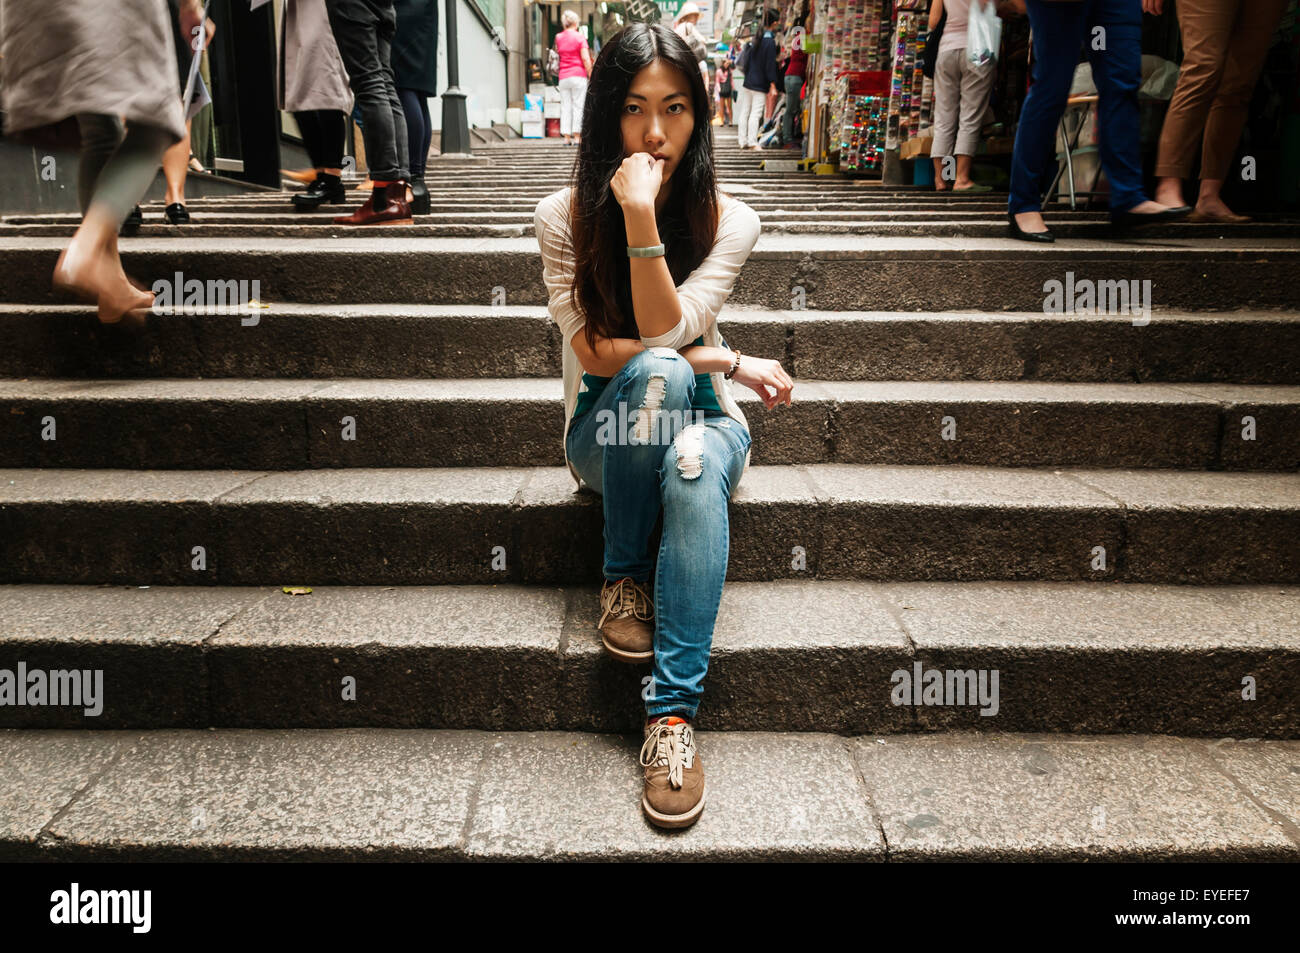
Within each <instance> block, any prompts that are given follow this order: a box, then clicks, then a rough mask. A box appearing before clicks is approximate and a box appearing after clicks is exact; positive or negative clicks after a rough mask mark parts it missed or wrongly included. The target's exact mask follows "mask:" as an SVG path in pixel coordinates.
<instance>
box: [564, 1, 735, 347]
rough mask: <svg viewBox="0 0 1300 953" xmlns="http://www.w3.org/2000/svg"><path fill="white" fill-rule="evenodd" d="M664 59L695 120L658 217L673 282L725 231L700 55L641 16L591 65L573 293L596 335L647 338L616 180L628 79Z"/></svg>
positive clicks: (573, 220)
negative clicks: (639, 320) (684, 87)
mask: <svg viewBox="0 0 1300 953" xmlns="http://www.w3.org/2000/svg"><path fill="white" fill-rule="evenodd" d="M655 60H663V61H664V62H665V63H667V64H668V65H669V66H672V67H673V68H675V69H676V70H677V71H678V72H680V73H681V74H682V75H683V76H684V77H686V81H687V83H688V84H689V86H690V90H691V100H692V108H693V111H694V117H695V128H694V130H693V132H692V133H691V138H690V141H689V143H688V144H687V147H686V150H685V152H684V153H683V154H682V157H681V159H680V160H679V161H678V163H677V166H676V168H675V169H674V170H673V177H672V180H671V182H672V191H671V193H670V195H669V198H668V201H667V202H666V203H665V205H664V208H663V211H662V212H661V213H660V216H659V238H660V241H662V242H663V244H664V256H665V259H666V261H667V264H668V271H669V273H670V274H671V275H672V277H673V282H674V284H681V283H682V282H683V281H684V280H685V279H686V276H687V275H689V274H690V273H691V272H692V271H694V270H695V269H696V268H697V267H699V264H700V262H702V261H704V259H705V258H707V257H708V254H709V252H710V251H711V250H712V248H713V242H714V240H715V239H716V237H717V232H718V183H717V175H716V173H715V171H714V167H713V126H712V125H711V120H712V118H713V114H712V109H711V105H710V102H709V95H708V92H707V91H706V90H705V88H704V79H703V78H702V76H701V75H700V68H699V65H698V61H697V60H696V59H695V54H694V53H692V52H691V48H690V47H689V46H687V45H686V41H685V40H683V39H682V38H681V37H680V36H678V35H677V34H676V33H674V32H673V31H672V30H670V29H669V28H668V27H666V26H664V25H663V24H661V23H639V22H638V23H633V24H631V25H630V26H628V27H627V28H626V29H624V30H621V31H619V33H617V34H616V35H615V36H614V37H612V38H611V39H610V40H609V42H608V43H606V44H605V45H604V46H603V47H602V48H601V51H600V55H599V56H598V57H597V58H596V63H595V65H594V66H593V67H592V71H591V81H590V84H589V85H588V87H587V100H586V103H585V105H584V106H583V113H582V138H581V140H580V143H579V150H578V156H577V160H576V166H575V169H574V173H573V198H572V204H571V206H570V209H569V236H570V239H571V241H572V243H573V257H574V274H573V286H572V291H573V300H574V305H575V307H576V308H577V310H578V311H579V312H580V313H581V314H582V315H583V317H584V318H585V320H586V328H585V334H586V337H587V344H588V346H589V347H594V346H595V339H596V335H598V334H599V335H601V336H602V337H609V338H616V337H640V334H639V333H638V331H637V328H636V319H635V315H634V313H633V310H632V281H631V269H630V268H629V267H628V257H627V252H626V247H627V228H626V225H625V224H624V221H623V209H622V206H620V205H619V204H618V199H616V198H615V197H614V193H613V191H612V190H611V189H610V180H611V179H612V178H613V177H614V173H615V172H617V171H618V168H619V166H620V165H622V163H623V159H624V158H625V153H624V151H623V131H622V121H621V120H622V115H623V104H624V101H625V100H626V99H627V91H628V87H629V86H631V84H632V80H633V78H634V77H635V76H636V75H637V73H639V72H640V71H641V70H642V69H644V68H645V67H647V66H649V65H650V64H651V63H653V62H654V61H655Z"/></svg>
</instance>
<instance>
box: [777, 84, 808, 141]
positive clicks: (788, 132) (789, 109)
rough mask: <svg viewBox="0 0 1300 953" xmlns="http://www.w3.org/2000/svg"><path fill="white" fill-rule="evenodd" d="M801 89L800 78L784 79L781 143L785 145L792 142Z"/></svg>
mask: <svg viewBox="0 0 1300 953" xmlns="http://www.w3.org/2000/svg"><path fill="white" fill-rule="evenodd" d="M801 89H803V77H802V76H787V77H786V78H785V115H784V116H782V117H781V141H782V142H783V143H784V144H785V145H789V144H790V143H792V142H794V117H795V113H797V112H799V103H800V96H799V91H800V90H801Z"/></svg>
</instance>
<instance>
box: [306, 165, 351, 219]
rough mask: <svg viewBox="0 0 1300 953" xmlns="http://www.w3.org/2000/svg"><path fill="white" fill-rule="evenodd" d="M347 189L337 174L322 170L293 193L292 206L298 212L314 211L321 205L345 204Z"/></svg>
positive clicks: (346, 202) (346, 201)
mask: <svg viewBox="0 0 1300 953" xmlns="http://www.w3.org/2000/svg"><path fill="white" fill-rule="evenodd" d="M347 204H348V190H347V189H345V188H344V187H343V180H342V179H341V178H339V177H338V176H337V175H330V174H329V173H328V172H322V173H320V174H319V175H317V176H316V178H314V179H312V181H311V184H310V185H308V186H307V188H306V189H305V190H304V191H302V192H299V193H297V194H296V195H294V197H293V207H294V209H296V210H297V211H299V212H314V211H316V209H318V208H320V207H321V206H322V205H347Z"/></svg>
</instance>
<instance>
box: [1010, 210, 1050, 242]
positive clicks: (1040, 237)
mask: <svg viewBox="0 0 1300 953" xmlns="http://www.w3.org/2000/svg"><path fill="white" fill-rule="evenodd" d="M1007 221H1008V222H1010V223H1011V237H1012V238H1018V239H1020V240H1021V241H1022V242H1054V241H1056V236H1055V235H1053V234H1052V233H1051V232H1050V231H1047V232H1026V231H1024V230H1023V229H1022V228H1021V227H1020V223H1019V222H1017V221H1016V217H1015V216H1014V215H1012V214H1011V213H1010V212H1008V213H1007Z"/></svg>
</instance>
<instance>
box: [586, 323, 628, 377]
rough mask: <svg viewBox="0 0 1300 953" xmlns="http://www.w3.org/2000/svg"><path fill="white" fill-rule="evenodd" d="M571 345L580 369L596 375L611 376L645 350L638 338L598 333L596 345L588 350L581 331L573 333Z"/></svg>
mask: <svg viewBox="0 0 1300 953" xmlns="http://www.w3.org/2000/svg"><path fill="white" fill-rule="evenodd" d="M573 346H574V352H575V353H576V354H577V355H578V363H579V364H581V365H582V369H583V370H584V371H586V372H587V373H588V374H595V375H596V376H597V377H613V376H614V375H615V374H617V373H618V372H619V371H621V370H622V369H623V365H624V364H626V363H627V362H628V361H630V360H632V358H634V357H636V356H637V355H638V354H640V353H641V352H642V351H644V350H645V345H644V344H642V343H641V341H640V339H639V338H603V337H600V336H599V335H598V336H597V337H596V347H595V348H594V349H590V350H589V349H588V348H587V342H586V339H585V338H584V337H583V336H582V334H581V333H579V334H576V335H574V337H573Z"/></svg>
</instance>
